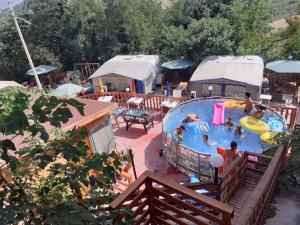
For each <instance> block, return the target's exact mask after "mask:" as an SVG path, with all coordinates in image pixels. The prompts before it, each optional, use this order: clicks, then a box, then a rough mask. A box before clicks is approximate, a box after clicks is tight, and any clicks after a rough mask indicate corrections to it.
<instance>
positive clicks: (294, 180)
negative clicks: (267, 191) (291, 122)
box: [279, 131, 300, 188]
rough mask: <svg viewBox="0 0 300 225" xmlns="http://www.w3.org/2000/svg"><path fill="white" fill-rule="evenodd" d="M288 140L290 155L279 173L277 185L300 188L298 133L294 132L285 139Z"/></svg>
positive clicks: (299, 138)
mask: <svg viewBox="0 0 300 225" xmlns="http://www.w3.org/2000/svg"><path fill="white" fill-rule="evenodd" d="M287 140H290V142H289V143H290V144H289V147H290V148H291V154H290V155H289V157H288V161H287V164H286V165H285V167H283V169H282V170H281V171H280V174H279V183H280V184H281V185H282V186H283V187H285V188H287V187H289V186H292V187H298V188H299V187H300V132H299V131H294V132H293V134H292V135H291V136H290V137H289V138H288V139H287Z"/></svg>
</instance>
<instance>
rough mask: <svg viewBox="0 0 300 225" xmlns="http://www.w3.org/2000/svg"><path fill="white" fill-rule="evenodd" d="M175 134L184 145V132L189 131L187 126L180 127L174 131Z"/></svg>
mask: <svg viewBox="0 0 300 225" xmlns="http://www.w3.org/2000/svg"><path fill="white" fill-rule="evenodd" d="M174 130H175V132H176V135H177V138H178V140H179V143H182V141H183V131H184V130H187V129H186V127H185V126H183V125H180V127H178V128H176V129H174Z"/></svg>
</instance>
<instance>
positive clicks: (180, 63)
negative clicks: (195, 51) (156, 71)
mask: <svg viewBox="0 0 300 225" xmlns="http://www.w3.org/2000/svg"><path fill="white" fill-rule="evenodd" d="M194 65H195V63H194V62H193V61H191V60H189V59H175V60H172V61H169V62H165V63H163V64H162V65H161V66H162V67H164V68H167V69H169V70H184V69H187V68H189V67H191V66H194Z"/></svg>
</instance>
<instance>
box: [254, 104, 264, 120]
mask: <svg viewBox="0 0 300 225" xmlns="http://www.w3.org/2000/svg"><path fill="white" fill-rule="evenodd" d="M255 109H256V112H255V113H254V114H253V115H252V117H254V118H255V119H258V120H259V119H261V118H262V117H263V115H264V113H265V107H264V106H262V105H258V104H256V105H255Z"/></svg>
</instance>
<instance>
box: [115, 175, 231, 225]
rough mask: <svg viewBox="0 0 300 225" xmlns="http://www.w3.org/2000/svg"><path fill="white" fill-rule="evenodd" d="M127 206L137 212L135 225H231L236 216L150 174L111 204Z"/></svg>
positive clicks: (183, 188) (185, 189) (187, 190)
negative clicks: (193, 224)
mask: <svg viewBox="0 0 300 225" xmlns="http://www.w3.org/2000/svg"><path fill="white" fill-rule="evenodd" d="M207 185H208V184H207ZM192 186H193V187H194V188H199V187H203V186H201V185H200V184H193V185H191V187H192ZM207 187H208V188H209V187H210V186H209V185H208V186H207ZM139 189H140V190H139ZM124 206H127V207H128V208H130V209H132V210H133V217H134V224H150V223H151V224H167V225H168V224H172V222H173V224H174V223H176V224H181V225H187V224H189V223H191V222H193V223H195V224H201V225H208V224H211V223H214V224H220V225H230V224H231V218H232V216H233V208H232V207H230V206H227V205H225V204H224V203H222V202H220V201H217V200H215V199H212V198H210V197H208V196H205V195H201V194H198V193H197V192H195V191H193V190H191V189H190V188H187V187H184V186H182V185H179V184H177V183H175V182H173V181H170V180H167V179H165V178H161V177H158V176H155V175H153V174H152V173H150V172H148V171H146V172H144V173H143V174H142V175H141V176H140V177H139V178H138V179H137V180H136V181H135V182H134V183H133V184H132V185H131V186H130V187H129V188H128V189H127V190H125V191H124V192H123V193H122V194H121V195H119V197H118V198H117V199H115V200H114V201H113V202H112V203H111V204H110V207H111V208H112V209H119V208H121V207H124ZM119 219H121V216H120V217H119Z"/></svg>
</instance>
